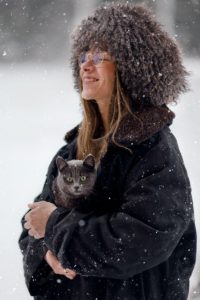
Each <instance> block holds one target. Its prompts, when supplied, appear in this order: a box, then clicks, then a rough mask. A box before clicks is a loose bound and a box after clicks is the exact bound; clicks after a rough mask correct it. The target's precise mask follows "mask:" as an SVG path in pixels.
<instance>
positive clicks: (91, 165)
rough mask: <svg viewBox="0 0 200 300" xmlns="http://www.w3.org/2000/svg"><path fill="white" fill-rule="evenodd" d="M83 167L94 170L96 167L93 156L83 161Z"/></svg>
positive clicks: (88, 156) (89, 155)
mask: <svg viewBox="0 0 200 300" xmlns="http://www.w3.org/2000/svg"><path fill="white" fill-rule="evenodd" d="M83 166H85V167H86V168H89V169H94V167H95V159H94V156H93V155H92V154H88V155H87V156H86V158H85V159H84V161H83Z"/></svg>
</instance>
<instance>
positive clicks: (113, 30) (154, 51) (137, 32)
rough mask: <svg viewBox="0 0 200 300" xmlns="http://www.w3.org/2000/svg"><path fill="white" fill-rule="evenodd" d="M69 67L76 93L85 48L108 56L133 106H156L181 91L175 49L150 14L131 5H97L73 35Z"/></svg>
mask: <svg viewBox="0 0 200 300" xmlns="http://www.w3.org/2000/svg"><path fill="white" fill-rule="evenodd" d="M72 39H73V43H72V57H71V66H72V70H73V75H74V79H75V88H76V89H77V90H78V91H80V77H79V64H78V58H79V56H80V55H81V53H83V52H85V51H88V50H90V49H91V48H98V49H99V48H100V49H102V50H106V51H108V52H109V53H110V54H111V56H113V57H114V59H115V62H116V66H117V71H118V75H119V78H120V82H121V85H122V87H123V90H124V93H125V94H126V95H128V96H129V98H130V99H131V102H132V106H133V107H134V106H135V105H134V103H140V105H141V103H142V104H143V105H144V106H145V105H155V106H160V105H162V104H168V103H170V102H173V101H176V99H177V97H178V96H179V94H180V93H182V92H185V91H186V90H187V81H186V76H187V75H188V73H187V71H186V70H185V68H184V66H183V65H182V61H181V56H180V51H179V48H178V46H177V44H176V43H175V41H174V40H173V39H172V38H171V37H169V35H168V34H167V33H166V32H165V31H164V30H163V29H162V27H161V25H160V24H159V23H158V22H157V21H156V20H155V19H154V17H153V15H152V14H151V12H150V11H149V10H148V9H147V8H145V7H143V6H138V5H133V4H131V3H126V4H119V3H118V4H116V3H111V4H107V5H105V4H104V5H102V6H101V7H99V8H97V9H96V10H95V12H94V13H93V14H92V15H90V16H89V17H88V18H87V19H84V20H83V21H82V22H81V24H80V26H78V28H77V30H76V31H75V33H74V35H73V37H72Z"/></svg>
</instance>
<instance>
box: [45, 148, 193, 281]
mask: <svg viewBox="0 0 200 300" xmlns="http://www.w3.org/2000/svg"><path fill="white" fill-rule="evenodd" d="M175 148H176V146H173V147H170V146H168V145H167V146H166V145H163V144H161V145H160V144H159V143H158V145H156V146H154V147H153V148H152V149H151V150H149V151H148V152H147V154H146V155H145V156H144V157H143V158H142V159H141V160H140V162H138V164H137V165H135V166H134V167H133V168H132V169H131V170H130V171H129V172H128V174H127V177H126V181H125V184H124V192H123V204H122V205H121V207H120V208H119V209H118V211H117V212H115V213H109V214H104V215H101V216H97V215H94V214H88V215H87V214H85V215H84V214H81V213H80V212H78V211H76V210H75V209H74V210H72V211H71V213H70V214H68V215H67V216H62V215H61V214H60V212H59V211H58V210H55V211H54V212H53V213H52V215H51V216H50V218H49V220H48V223H47V227H46V233H45V243H46V245H47V246H48V248H49V249H51V251H52V252H53V253H54V254H55V255H56V256H57V257H58V259H59V261H60V262H61V264H62V265H63V267H66V268H67V267H68V268H72V269H74V270H75V271H76V272H77V273H79V274H80V275H82V276H98V277H106V278H116V279H126V278H129V277H132V276H134V275H135V274H138V273H141V272H143V271H145V270H147V269H150V268H152V267H154V266H156V265H158V264H160V263H162V262H164V261H165V260H167V259H168V257H169V256H170V255H171V254H172V252H173V250H174V249H175V247H176V245H177V244H178V242H179V240H180V238H181V236H182V234H183V232H184V231H185V229H186V227H187V225H188V222H189V220H190V218H191V215H192V202H191V197H190V184H189V181H188V177H187V173H186V170H185V168H184V164H183V161H182V158H181V155H180V153H179V152H178V148H176V149H175Z"/></svg>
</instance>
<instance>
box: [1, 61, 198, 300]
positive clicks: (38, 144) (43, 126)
mask: <svg viewBox="0 0 200 300" xmlns="http://www.w3.org/2000/svg"><path fill="white" fill-rule="evenodd" d="M185 64H186V66H187V69H188V70H189V71H190V72H191V76H190V87H191V90H190V91H189V92H188V93H187V94H185V95H182V96H181V98H180V103H178V105H177V106H172V107H171V109H172V110H173V111H174V112H175V113H176V118H175V120H174V123H173V125H172V131H173V132H174V134H175V136H176V138H177V140H178V143H179V146H180V149H181V152H182V155H183V158H184V161H185V165H186V168H187V170H188V174H189V177H190V181H191V185H192V191H193V199H194V208H195V218H196V226H197V230H198V231H199V234H200V201H199V200H200V198H199V195H200V185H199V178H200V155H199V152H200V125H199V119H200V100H199V95H200V59H199V60H198V59H186V60H185ZM0 95H1V97H0V129H1V130H0V140H1V148H0V151H1V156H0V157H1V160H0V166H1V167H0V178H1V190H0V194H1V198H0V199H1V210H0V226H1V236H2V237H1V247H0V299H2V300H12V299H15V300H28V299H32V298H31V297H30V296H29V294H28V291H27V289H26V286H25V282H24V277H23V269H22V255H21V253H20V250H19V247H18V244H17V241H18V238H19V235H20V231H21V226H20V219H21V217H22V215H23V214H24V213H25V212H26V210H27V204H28V203H30V202H32V201H33V198H34V197H35V196H36V195H37V194H38V193H39V192H40V191H41V189H42V185H43V182H44V180H45V175H46V171H47V168H48V165H49V163H50V161H51V159H52V157H53V155H54V154H55V153H56V152H57V150H58V149H59V148H60V147H61V146H62V145H63V144H64V140H63V137H64V134H65V132H66V131H67V130H69V129H71V128H72V127H73V126H75V125H76V124H77V123H78V122H80V120H81V112H80V107H79V96H78V94H77V93H76V92H75V91H74V89H73V81H72V75H71V72H70V70H69V68H68V66H67V63H66V65H37V64H24V65H23V64H20V65H17V64H14V63H13V64H9V65H3V64H2V65H0ZM198 253H199V254H198V256H199V260H198V261H197V264H196V268H195V271H194V273H193V277H192V280H191V297H190V299H200V293H199V292H200V291H199V290H198V288H197V285H198V282H200V245H199V247H198ZM199 285H200V283H199ZM177 300H178V299H177Z"/></svg>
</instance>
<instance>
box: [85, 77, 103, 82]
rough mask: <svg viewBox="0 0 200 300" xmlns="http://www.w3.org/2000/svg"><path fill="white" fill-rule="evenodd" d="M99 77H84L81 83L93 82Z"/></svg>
mask: <svg viewBox="0 0 200 300" xmlns="http://www.w3.org/2000/svg"><path fill="white" fill-rule="evenodd" d="M98 80H99V79H97V78H94V77H84V78H83V79H82V81H83V83H93V82H97V81H98Z"/></svg>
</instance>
